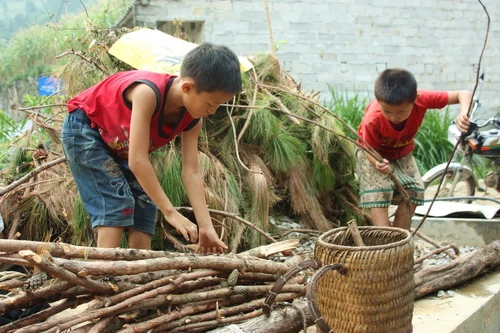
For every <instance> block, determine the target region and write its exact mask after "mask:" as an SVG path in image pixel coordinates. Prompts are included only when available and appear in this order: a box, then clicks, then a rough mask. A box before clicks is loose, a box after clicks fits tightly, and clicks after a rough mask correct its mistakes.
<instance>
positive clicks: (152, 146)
mask: <svg viewBox="0 0 500 333" xmlns="http://www.w3.org/2000/svg"><path fill="white" fill-rule="evenodd" d="M174 78H175V76H171V75H168V74H160V73H154V72H149V71H139V70H132V71H126V72H119V73H116V74H113V75H111V76H109V77H108V78H106V79H104V80H103V81H101V82H100V83H98V84H96V85H94V86H92V87H90V88H89V89H87V90H85V91H83V92H82V93H80V94H79V95H77V96H75V97H74V98H72V99H71V100H70V101H69V102H68V111H69V112H72V111H74V110H76V109H81V110H83V111H84V112H85V113H86V114H87V116H88V117H89V119H90V121H91V126H92V127H94V128H97V129H98V131H99V134H100V135H101V138H102V139H103V140H104V142H105V143H106V144H107V145H108V146H109V148H110V149H111V150H112V151H114V152H115V153H116V155H117V156H118V157H121V158H124V159H127V158H128V143H129V133H130V120H131V117H132V105H131V104H130V103H128V102H126V100H125V98H124V92H125V90H126V89H127V88H128V87H130V86H131V85H132V84H134V83H144V84H147V85H148V86H149V87H151V88H152V89H153V90H154V92H155V95H156V109H155V112H154V114H153V117H152V119H151V124H150V129H149V130H150V132H149V133H150V140H149V152H150V153H151V152H152V151H154V150H156V149H158V148H160V147H162V146H164V145H166V144H167V143H169V142H170V141H172V139H174V138H175V136H176V135H177V134H179V133H180V132H182V131H184V130H187V129H190V128H192V127H193V126H194V125H195V124H196V123H197V122H198V120H199V119H193V117H191V115H190V114H189V112H187V110H186V109H184V114H183V116H182V118H181V120H180V121H179V122H178V123H177V124H176V125H169V124H164V123H163V122H162V119H163V114H164V110H165V104H166V98H167V93H168V90H169V89H170V85H171V84H172V82H173V80H174Z"/></svg>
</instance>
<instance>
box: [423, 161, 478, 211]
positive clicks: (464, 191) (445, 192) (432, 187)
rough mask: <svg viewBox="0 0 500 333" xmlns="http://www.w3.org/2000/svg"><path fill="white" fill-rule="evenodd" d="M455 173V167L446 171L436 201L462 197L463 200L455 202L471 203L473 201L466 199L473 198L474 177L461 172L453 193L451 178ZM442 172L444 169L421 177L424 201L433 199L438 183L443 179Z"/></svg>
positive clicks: (456, 169)
mask: <svg viewBox="0 0 500 333" xmlns="http://www.w3.org/2000/svg"><path fill="white" fill-rule="evenodd" d="M457 171H458V168H455V167H450V168H449V169H448V170H447V171H446V176H445V177H444V179H443V182H442V184H441V187H440V189H439V193H438V195H437V197H436V199H439V198H449V197H464V199H463V200H457V202H466V203H471V202H472V201H473V200H472V199H467V197H473V196H474V194H475V191H476V181H475V179H474V176H473V175H472V174H471V173H469V172H468V171H467V170H463V171H462V175H461V177H460V179H459V181H458V183H457V185H456V186H455V189H454V190H453V191H452V190H451V187H452V181H453V177H454V175H455V172H457ZM443 172H444V169H443V170H440V171H438V172H434V173H432V174H431V175H427V174H425V175H424V176H423V177H422V180H423V181H424V187H425V199H426V200H432V199H433V198H434V197H435V195H436V190H437V188H438V186H439V182H440V180H441V178H442V177H443Z"/></svg>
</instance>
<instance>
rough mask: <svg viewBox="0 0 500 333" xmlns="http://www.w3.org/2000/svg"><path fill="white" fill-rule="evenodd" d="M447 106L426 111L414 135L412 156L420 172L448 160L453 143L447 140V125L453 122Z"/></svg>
mask: <svg viewBox="0 0 500 333" xmlns="http://www.w3.org/2000/svg"><path fill="white" fill-rule="evenodd" d="M453 119H454V118H453V117H452V116H451V115H450V111H449V108H446V109H445V110H429V111H427V113H426V115H425V118H424V121H423V122H422V126H420V129H419V131H418V133H417V136H416V137H415V150H414V151H413V156H414V157H415V160H416V162H417V166H418V168H419V170H420V172H421V173H422V174H424V173H425V172H427V171H428V170H429V169H431V168H432V167H434V166H436V165H438V164H441V163H445V162H448V159H449V158H450V155H451V153H452V151H453V145H452V144H451V143H450V142H449V141H448V127H449V126H450V125H451V124H452V122H453Z"/></svg>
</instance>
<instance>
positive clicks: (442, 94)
mask: <svg viewBox="0 0 500 333" xmlns="http://www.w3.org/2000/svg"><path fill="white" fill-rule="evenodd" d="M447 104H448V92H447V91H445V90H418V97H417V101H416V105H417V107H418V106H420V107H425V108H439V109H440V108H443V107H445V106H446V105H447Z"/></svg>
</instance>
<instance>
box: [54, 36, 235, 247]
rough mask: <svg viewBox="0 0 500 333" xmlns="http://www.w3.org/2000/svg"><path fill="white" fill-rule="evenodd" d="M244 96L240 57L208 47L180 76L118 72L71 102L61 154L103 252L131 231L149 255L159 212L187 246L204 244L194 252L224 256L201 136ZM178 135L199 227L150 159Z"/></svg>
mask: <svg viewBox="0 0 500 333" xmlns="http://www.w3.org/2000/svg"><path fill="white" fill-rule="evenodd" d="M241 89H242V83H241V71H240V63H239V60H238V57H237V56H236V55H235V54H234V53H233V52H232V51H231V50H230V49H228V48H227V47H225V46H218V45H212V44H208V43H207V44H202V45H200V46H198V47H196V48H194V49H193V50H191V51H190V52H189V53H188V54H187V55H186V57H185V58H184V60H183V62H182V65H181V72H180V76H178V77H177V76H171V75H168V74H159V73H153V72H147V71H135V70H134V71H127V72H121V73H116V74H114V75H111V76H110V77H108V78H106V79H105V80H103V81H102V82H100V83H98V84H96V85H95V86H93V87H90V88H89V89H87V90H85V91H84V92H82V93H80V94H79V95H77V96H75V97H74V98H73V99H71V100H70V101H69V102H68V111H69V114H68V116H67V117H66V119H65V121H64V124H63V128H62V142H63V148H64V152H65V155H66V157H67V162H68V164H69V166H70V169H71V172H72V174H73V176H74V178H75V181H76V184H77V186H78V190H79V192H80V195H81V198H82V201H83V203H84V205H85V208H86V210H87V212H88V213H89V215H90V218H91V222H92V227H93V228H97V246H98V247H108V248H109V247H119V246H120V242H121V237H122V234H123V233H124V231H125V230H127V232H128V242H129V246H130V247H131V248H139V249H150V248H151V235H152V234H153V233H154V230H155V225H156V215H157V211H158V210H160V211H161V213H162V214H163V215H164V217H165V219H166V221H167V222H168V223H169V224H171V225H172V226H173V227H175V228H176V230H177V231H178V232H179V233H180V234H182V235H183V237H184V238H185V239H186V240H188V241H191V242H199V244H198V250H197V252H203V253H223V252H224V251H225V250H226V249H227V247H226V245H225V244H224V242H222V241H221V240H220V239H219V237H218V235H217V233H216V232H215V229H214V227H213V225H212V220H211V217H210V214H209V212H208V209H207V205H206V201H205V195H204V193H205V191H204V188H203V186H204V185H203V179H202V174H201V172H200V170H199V169H198V137H199V133H200V128H201V126H202V119H203V118H204V117H208V116H209V115H211V114H214V113H215V111H216V110H217V108H218V107H219V105H220V104H223V103H226V102H227V101H229V100H230V99H232V98H233V97H234V95H235V94H237V93H239V92H240V91H241ZM179 134H180V135H181V136H182V139H181V143H182V180H183V183H184V186H185V189H186V192H187V195H188V198H189V201H190V203H191V206H192V208H193V212H194V215H195V218H196V221H197V225H196V224H194V223H192V222H191V221H190V220H189V219H187V218H186V217H184V216H183V215H182V214H180V213H179V212H178V211H177V210H176V209H175V208H174V206H173V205H172V203H171V202H170V200H169V198H168V196H167V195H166V194H165V192H164V191H163V189H162V187H161V185H160V182H159V181H158V178H157V177H156V175H155V172H154V170H153V166H152V164H151V161H150V159H149V153H151V152H152V151H154V150H156V149H158V148H159V147H162V146H164V145H166V144H167V143H169V142H170V141H171V140H172V139H173V138H175V137H176V136H177V135H179Z"/></svg>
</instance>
